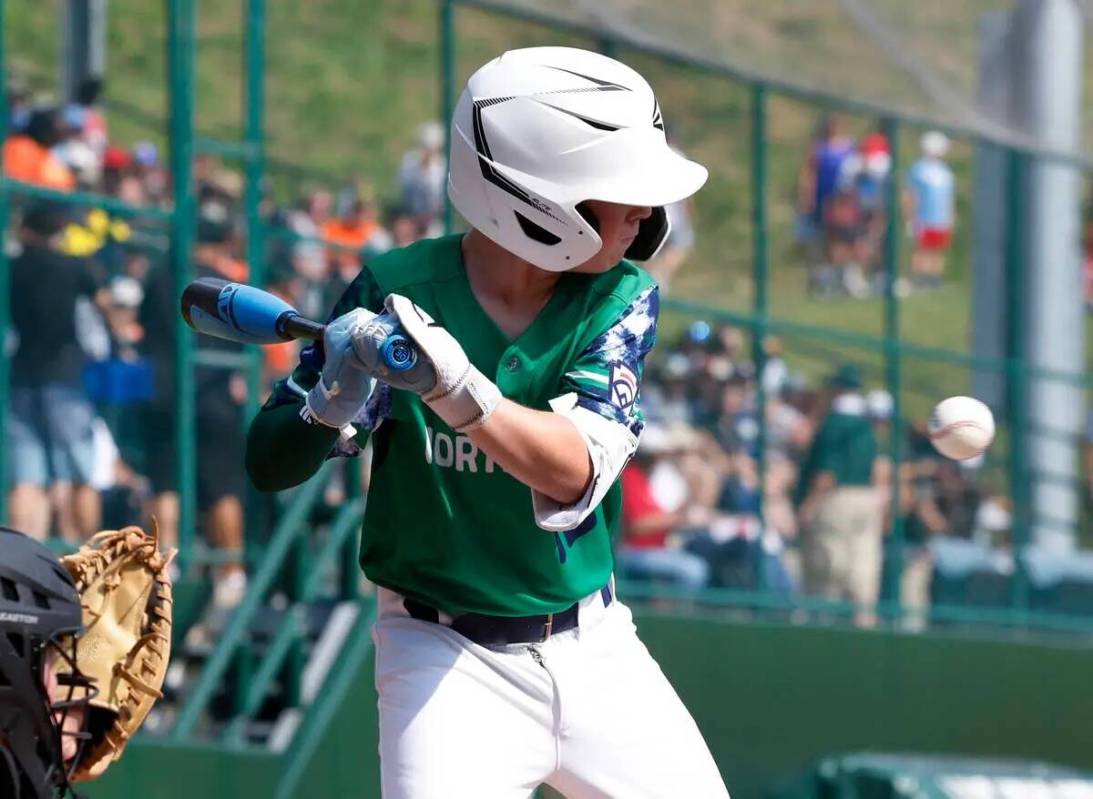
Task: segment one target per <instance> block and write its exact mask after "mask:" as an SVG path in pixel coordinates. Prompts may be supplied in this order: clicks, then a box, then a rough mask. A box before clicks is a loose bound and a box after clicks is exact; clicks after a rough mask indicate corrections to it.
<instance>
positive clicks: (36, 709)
mask: <svg viewBox="0 0 1093 799" xmlns="http://www.w3.org/2000/svg"><path fill="white" fill-rule="evenodd" d="M82 628H83V622H82V612H81V609H80V597H79V595H78V594H77V593H76V586H75V584H74V583H73V581H72V578H71V577H70V576H69V574H68V572H66V571H65V570H64V569H63V568H62V567H61V565H60V564H59V563H58V562H57V559H56V558H55V557H54V556H53V553H51V552H50V551H49V550H48V549H47V548H46V547H45V546H43V545H42V544H40V543H38V542H37V541H35V540H33V539H31V538H28V537H27V536H25V535H23V534H22V533H19V532H16V531H15V530H10V529H8V528H6V527H0V794H2V795H4V796H14V797H16V799H18V798H19V797H25V796H29V797H34V799H39V798H40V797H53V796H55V795H56V794H57V792H58V791H62V790H65V789H67V788H68V787H69V786H68V775H67V774H66V772H65V767H64V761H63V758H62V754H61V752H62V747H61V725H60V723H59V722H58V721H57V719H56V718H55V713H58V712H60V713H63V712H66V710H67V708H70V707H71V706H73V705H75V704H81V703H82V702H85V701H86V699H84V700H82V702H72V703H67V702H57V701H54V698H51V697H49V696H48V695H47V692H46V686H45V684H44V682H43V680H44V667H45V663H46V656H47V651H48V649H49V648H50V647H52V648H53V649H54V650H55V651H56V652H57V653H58V655H59V656H60V657H63V658H66V659H68V660H70V661H71V662H72V666H73V668H72V673H73V674H74V675H76V680H75V681H78V680H79V672H78V670H76V669H75V664H74V661H75V636H76V635H77V634H78V633H79V632H80V631H81V630H82ZM75 681H74V680H71V679H70V682H75ZM5 766H6V768H5ZM5 782H6V783H7V784H5ZM5 788H6V789H8V792H7V793H4V789H5Z"/></svg>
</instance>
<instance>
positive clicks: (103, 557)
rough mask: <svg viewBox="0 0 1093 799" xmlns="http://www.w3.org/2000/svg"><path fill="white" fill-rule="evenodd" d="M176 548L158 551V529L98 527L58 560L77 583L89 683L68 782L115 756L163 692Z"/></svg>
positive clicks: (82, 659)
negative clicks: (91, 689)
mask: <svg viewBox="0 0 1093 799" xmlns="http://www.w3.org/2000/svg"><path fill="white" fill-rule="evenodd" d="M174 555H175V551H174V550H171V551H170V552H169V553H167V554H164V553H162V552H160V551H159V538H158V531H157V532H156V533H153V534H152V535H149V534H148V533H145V532H144V531H143V530H141V529H140V528H139V527H126V528H125V529H124V530H103V531H102V532H101V533H97V534H96V535H95V536H94V537H92V538H91V540H90V541H88V542H87V543H86V544H84V545H83V546H82V547H80V549H79V551H78V552H76V553H74V554H72V555H68V556H66V557H64V558H62V559H61V563H62V564H63V565H64V567H65V568H66V569H67V570H68V572H69V574H71V575H72V578H73V579H74V580H75V581H76V588H77V590H78V591H79V592H80V601H81V604H82V605H83V623H84V627H85V629H86V632H85V633H84V634H83V636H82V637H81V638H80V639H79V640H78V641H77V644H76V661H77V664H78V666H79V669H80V671H81V672H83V674H85V675H86V676H87V677H89V678H91V680H93V681H94V683H95V688H96V690H97V694H96V695H95V696H93V697H92V699H91V701H90V704H89V706H88V714H89V717H88V719H87V725H86V729H87V731H88V732H89V733H90V736H91V737H90V740H89V741H88V742H87V745H86V746H85V747H84V749H83V752H82V754H81V756H80V760H79V763H78V764H77V765H76V769H75V774H74V776H73V778H72V779H73V780H74V781H76V782H79V781H83V780H89V779H93V778H95V777H97V776H99V775H100V774H102V773H103V772H104V771H106V769H107V767H108V766H109V765H110V764H111V763H113V762H114V761H115V760H117V759H118V758H120V757H121V754H122V752H123V751H124V749H125V746H126V744H127V743H128V742H129V737H130V736H131V735H132V734H133V733H135V732H136V731H137V729H139V728H140V725H141V724H142V723H143V722H144V718H145V717H146V716H147V715H148V712H149V711H150V710H151V709H152V705H154V704H155V702H156V700H157V699H159V698H160V697H161V696H162V695H163V694H162V693H161V692H160V688H161V687H162V686H163V678H164V677H165V676H166V674H167V663H168V661H169V659H170V656H171V601H172V600H171V578H170V576H169V574H168V572H167V566H168V564H169V563H170V562H171V559H172V558H173V557H174Z"/></svg>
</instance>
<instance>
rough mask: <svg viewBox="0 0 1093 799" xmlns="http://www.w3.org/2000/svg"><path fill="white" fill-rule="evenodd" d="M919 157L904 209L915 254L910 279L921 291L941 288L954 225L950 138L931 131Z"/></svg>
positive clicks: (913, 167)
mask: <svg viewBox="0 0 1093 799" xmlns="http://www.w3.org/2000/svg"><path fill="white" fill-rule="evenodd" d="M921 147H922V157H921V158H920V159H919V160H917V161H915V163H914V164H912V165H911V169H910V172H909V173H908V176H907V183H908V186H907V189H908V190H907V206H908V219H909V220H910V226H911V234H912V236H914V251H913V253H912V255H911V279H912V281H913V282H914V284H915V286H916V287H917V288H920V289H934V288H938V287H940V286H941V277H942V275H943V274H944V271H945V255H946V253H947V252H948V251H949V246H950V244H951V243H952V237H953V227H954V225H955V222H956V206H955V197H954V186H955V179H954V177H953V171H952V169H951V168H950V167H949V165H948V164H947V163H945V160H944V159H945V156H946V155H947V154H948V152H949V138H948V137H947V136H946V135H945V134H944V133H941V132H940V131H936V130H931V131H928V132H927V133H925V134H923V136H922V140H921Z"/></svg>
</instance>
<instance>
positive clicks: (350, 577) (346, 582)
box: [338, 455, 364, 601]
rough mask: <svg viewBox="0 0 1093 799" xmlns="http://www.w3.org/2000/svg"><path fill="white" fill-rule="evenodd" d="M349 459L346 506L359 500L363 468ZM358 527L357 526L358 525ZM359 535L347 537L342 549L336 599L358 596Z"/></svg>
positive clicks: (352, 459)
mask: <svg viewBox="0 0 1093 799" xmlns="http://www.w3.org/2000/svg"><path fill="white" fill-rule="evenodd" d="M363 457H364V456H363V455H362V456H361V457H358V458H350V459H349V460H348V462H347V463H346V464H345V494H346V502H347V504H348V503H350V502H354V501H356V500H358V499H360V496H361V478H362V472H363V467H362V466H361V458H363ZM358 527H359V525H358ZM359 552H360V535H349V536H348V537H347V538H346V541H345V546H343V547H342V556H341V562H340V563H339V564H338V576H339V581H338V597H339V599H341V600H343V601H344V600H347V599H356V598H357V597H358V595H359V594H360V590H359V586H360V563H359V557H358V554H359Z"/></svg>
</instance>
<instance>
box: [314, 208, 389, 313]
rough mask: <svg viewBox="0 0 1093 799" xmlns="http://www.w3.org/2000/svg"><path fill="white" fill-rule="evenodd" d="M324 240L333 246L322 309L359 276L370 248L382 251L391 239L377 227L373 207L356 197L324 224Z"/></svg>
mask: <svg viewBox="0 0 1093 799" xmlns="http://www.w3.org/2000/svg"><path fill="white" fill-rule="evenodd" d="M323 238H324V239H325V240H326V241H327V242H328V243H329V244H331V245H334V246H332V247H329V248H328V250H327V257H328V259H329V264H330V267H329V272H328V277H327V281H326V287H325V291H326V296H327V302H326V306H325V307H327V308H330V307H333V305H334V303H335V302H336V301H337V299H338V297H340V296H341V295H342V292H343V291H345V288H346V287H347V286H348V285H349V284H350V283H352V282H353V279H354V278H356V276H357V275H358V274H359V273H360V271H361V264H362V263H363V260H364V258H365V255H366V253H367V252H368V251H370V250H372V249H373V248H375V249H376V250H379V251H382V250H383V249H384V248H386V246H387V245H388V244H389V242H390V236H388V235H387V231H385V230H384V229H383V227H382V226H381V225H380V222H379V215H378V213H377V211H376V205H375V203H374V202H371V201H369V200H365V199H364V198H362V197H357V198H355V199H352V200H350V201H349V202H347V203H346V205H345V207H344V208H343V209H341V211H340V213H339V214H338V215H337V216H336V217H334V218H333V219H330V220H327V222H326V224H324V225H323Z"/></svg>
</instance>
